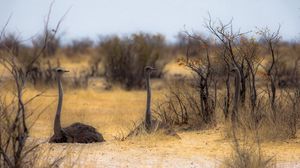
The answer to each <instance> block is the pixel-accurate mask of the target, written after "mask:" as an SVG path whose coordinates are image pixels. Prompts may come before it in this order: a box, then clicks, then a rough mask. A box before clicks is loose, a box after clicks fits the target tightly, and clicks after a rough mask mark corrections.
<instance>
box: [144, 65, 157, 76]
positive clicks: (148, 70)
mask: <svg viewBox="0 0 300 168" xmlns="http://www.w3.org/2000/svg"><path fill="white" fill-rule="evenodd" d="M144 70H145V72H146V73H149V74H150V73H151V72H152V71H155V70H156V68H153V67H151V66H146V67H145V68H144Z"/></svg>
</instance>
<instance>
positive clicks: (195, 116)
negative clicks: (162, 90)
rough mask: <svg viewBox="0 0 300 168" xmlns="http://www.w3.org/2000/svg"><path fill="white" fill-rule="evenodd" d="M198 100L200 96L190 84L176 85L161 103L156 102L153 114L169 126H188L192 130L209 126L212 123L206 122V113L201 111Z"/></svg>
mask: <svg viewBox="0 0 300 168" xmlns="http://www.w3.org/2000/svg"><path fill="white" fill-rule="evenodd" d="M199 100H200V95H199V94H198V92H197V89H196V88H194V87H192V86H191V84H188V83H177V84H175V85H174V86H170V87H169V89H168V92H167V93H166V94H165V96H164V99H163V100H162V101H160V102H157V104H156V107H155V108H154V113H155V114H156V115H157V116H158V117H159V118H160V119H161V120H162V121H163V122H165V123H168V124H170V125H177V126H183V125H188V126H190V127H192V128H203V127H207V126H211V125H212V124H214V123H213V122H211V121H210V120H207V116H206V115H207V113H206V112H205V111H202V109H201V105H200V102H199ZM209 100H211V99H209Z"/></svg>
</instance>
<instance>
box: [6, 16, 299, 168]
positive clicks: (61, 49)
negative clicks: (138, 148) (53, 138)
mask: <svg viewBox="0 0 300 168" xmlns="http://www.w3.org/2000/svg"><path fill="white" fill-rule="evenodd" d="M59 25H60V22H59V23H58V24H57V27H56V29H54V30H51V29H50V28H49V26H48V25H47V24H46V26H45V31H44V33H43V34H42V35H40V36H38V37H36V38H34V39H32V41H31V43H30V44H29V43H28V42H27V43H23V42H22V39H21V37H19V36H17V35H16V34H14V33H13V32H11V33H8V32H6V30H5V27H4V28H3V29H2V32H1V36H0V63H1V71H0V72H1V78H0V87H1V96H0V101H1V104H0V117H1V118H0V121H1V122H0V133H1V134H0V167H34V166H36V167H40V166H41V165H42V164H41V163H40V162H41V160H38V159H39V157H37V156H40V155H39V151H40V150H42V149H40V148H43V150H46V149H45V143H46V145H49V144H47V140H48V139H49V137H50V134H51V131H52V129H51V128H52V124H53V118H54V113H53V112H54V108H53V102H55V101H56V99H55V95H56V92H55V91H54V89H55V88H56V83H55V81H56V79H55V74H54V71H53V68H55V67H65V68H67V69H69V70H70V71H71V73H69V74H68V75H67V76H65V78H64V81H63V84H64V88H65V90H66V105H65V106H64V111H65V116H63V120H64V121H63V123H64V122H65V123H66V124H69V123H71V122H73V121H75V120H77V121H78V120H79V121H84V122H86V123H91V124H92V125H93V126H95V127H96V128H97V129H98V130H99V131H100V132H103V134H104V136H105V137H108V138H107V139H108V140H107V142H104V143H110V142H109V141H113V142H115V141H116V143H122V141H124V142H123V143H130V142H132V143H135V142H134V141H146V142H148V141H149V139H150V140H151V137H152V138H153V137H154V139H156V140H157V139H158V141H160V139H161V138H162V137H161V136H167V135H164V134H162V133H161V132H160V131H159V130H157V133H153V132H152V133H151V134H147V131H145V132H144V134H142V135H140V136H138V137H136V138H134V137H133V138H132V137H131V138H126V135H127V134H128V133H130V131H132V130H134V126H135V125H137V124H139V123H140V122H142V121H143V117H144V110H145V109H144V106H145V103H146V100H145V99H146V98H145V96H144V95H145V94H144V89H145V87H146V86H145V80H144V78H145V74H144V67H145V66H148V65H150V66H152V67H155V68H156V69H157V71H155V72H154V73H152V75H151V77H152V78H153V82H152V84H153V85H152V89H153V90H154V93H153V95H154V101H152V106H151V107H152V108H151V109H152V112H153V116H154V118H155V119H156V120H159V121H160V122H162V123H164V124H166V125H168V128H172V129H173V130H175V131H176V132H177V133H178V135H179V137H181V138H182V140H180V138H179V139H172V138H171V140H169V139H168V138H166V139H167V140H162V141H163V142H161V143H162V144H167V142H166V141H168V140H169V141H170V144H172V145H176V143H175V142H174V141H179V142H180V141H184V142H188V141H187V140H186V139H188V138H185V137H184V136H186V135H187V134H189V132H192V134H195V135H196V134H198V133H199V134H200V135H202V132H205V131H212V132H213V133H214V134H220V139H224V141H226V142H230V143H224V144H223V145H226V147H224V146H222V147H220V148H221V149H223V150H225V149H226V150H227V151H228V150H230V148H232V154H230V153H228V152H224V153H226V154H227V155H226V156H222V157H223V158H227V157H228V158H227V159H225V161H224V162H222V163H216V164H215V165H214V166H216V167H218V166H223V167H274V166H275V165H276V159H275V158H276V155H270V154H269V153H268V155H267V154H266V153H267V152H266V153H265V150H264V148H263V146H264V144H268V143H271V142H275V143H279V142H284V141H288V142H290V141H291V143H294V144H293V145H294V146H295V147H296V148H298V149H297V151H296V154H297V152H298V153H299V148H300V146H299V130H298V128H299V126H300V76H299V73H300V72H299V67H300V66H299V60H300V44H299V43H296V42H285V41H282V40H281V36H280V29H278V31H275V32H272V31H270V30H269V29H268V28H262V29H257V30H253V31H255V32H256V34H251V33H242V32H238V31H233V30H234V27H233V25H232V23H231V22H230V23H226V24H225V23H221V22H214V21H213V20H212V19H209V20H208V21H207V22H206V23H205V27H206V30H207V32H205V34H206V35H202V34H192V33H190V32H181V33H179V34H178V40H177V42H176V43H172V44H170V43H167V42H166V41H165V39H164V36H163V35H160V34H147V33H137V34H132V35H129V36H124V37H118V36H107V37H101V38H100V39H99V40H98V41H92V40H90V39H88V38H85V39H77V40H73V41H71V42H69V43H68V44H66V45H62V44H61V41H62V40H63V37H59V36H58V35H57V31H58V30H59V29H58V28H59ZM50 30H51V31H50ZM170 65H172V66H170ZM170 67H172V68H170ZM178 69H179V71H177V70H178ZM180 69H183V70H182V71H183V72H188V73H181V71H180ZM172 72H176V73H172ZM49 95H50V96H49ZM53 95H54V96H53ZM49 97H50V98H52V100H53V101H52V102H51V101H49V99H48V98H49ZM53 97H54V98H53ZM46 99H47V100H46ZM54 104H55V103H54ZM52 111H53V112H52ZM133 123H134V124H133ZM203 136H204V137H208V136H209V135H203ZM143 137H144V139H143ZM155 137H156V138H155ZM157 137H159V138H157ZM162 139H164V138H162ZM147 140H148V141H147ZM201 140H203V139H199V141H201ZM294 141H295V142H294ZM213 142H215V141H213ZM158 143H159V142H158ZM209 143H210V142H209ZM215 143H216V145H217V143H218V142H215ZM51 145H52V144H51ZM51 145H49V146H50V147H49V148H51ZM128 145H129V144H128ZM120 146H122V147H124V146H126V145H124V144H120ZM154 146H155V145H154ZM210 146H214V144H210ZM265 146H267V145H265ZM81 147H82V148H85V146H81ZM130 147H132V148H135V147H134V145H131V146H130ZM53 148H60V147H59V146H54V147H53ZM89 148H90V147H89ZM104 148H105V149H106V148H109V147H107V146H106V147H104ZM170 148H172V147H170ZM174 148H175V149H178V150H179V151H173V152H175V153H176V152H181V151H180V150H184V149H180V145H178V147H174ZM191 148H192V147H191ZM195 148H197V146H195ZM203 148H205V147H203ZM208 148H209V147H208ZM270 148H272V147H270V146H269V149H270ZM274 148H276V147H274ZM76 149H77V148H76ZM98 149H99V151H101V150H102V149H101V147H98ZM113 149H117V147H114V148H113ZM189 149H190V148H189ZM70 150H72V149H70ZM74 150H75V149H74ZM166 150H167V149H166ZM202 150H204V149H202ZM216 150H218V149H216ZM287 150H288V149H287ZM266 151H267V150H266ZM288 151H291V150H288ZM62 153H63V152H62ZM77 153H80V152H78V151H77ZM183 153H186V152H183ZM64 154H65V155H67V154H68V152H64ZM193 154H194V155H197V153H196V152H193ZM204 154H205V152H204ZM290 154H291V155H293V153H290ZM108 155H109V153H108ZM199 155H201V153H200V154H199ZM218 156H219V155H218ZM99 157H101V155H99ZM115 157H118V156H115ZM33 158H36V159H33ZM64 158H65V157H64V156H60V157H57V158H51V159H49V160H47V159H46V160H47V163H48V164H49V167H55V166H59V164H61V163H62V162H64ZM66 158H67V156H66ZM40 159H42V158H40ZM141 159H143V158H141ZM296 159H300V158H299V157H298V158H296ZM44 160H45V159H44ZM298 161H299V160H298ZM171 162H172V161H171ZM95 164H96V163H95ZM99 164H100V163H99ZM298 165H299V164H298ZM73 166H75V165H73ZM45 167H47V166H45ZM158 167H159V166H158ZM186 167H189V165H186Z"/></svg>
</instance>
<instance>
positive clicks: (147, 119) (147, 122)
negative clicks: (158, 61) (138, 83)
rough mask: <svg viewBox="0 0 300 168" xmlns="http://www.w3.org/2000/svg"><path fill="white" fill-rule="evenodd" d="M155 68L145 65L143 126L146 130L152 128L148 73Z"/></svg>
mask: <svg viewBox="0 0 300 168" xmlns="http://www.w3.org/2000/svg"><path fill="white" fill-rule="evenodd" d="M153 70H156V69H155V68H153V67H151V66H146V67H145V78H146V88H147V104H146V114H145V127H146V129H147V130H150V129H151V128H152V116H151V109H150V105H151V88H150V75H151V72H152V71H153Z"/></svg>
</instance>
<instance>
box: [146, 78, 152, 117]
mask: <svg viewBox="0 0 300 168" xmlns="http://www.w3.org/2000/svg"><path fill="white" fill-rule="evenodd" d="M146 88H147V106H146V123H150V122H151V110H150V104H151V88H150V73H147V74H146Z"/></svg>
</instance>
